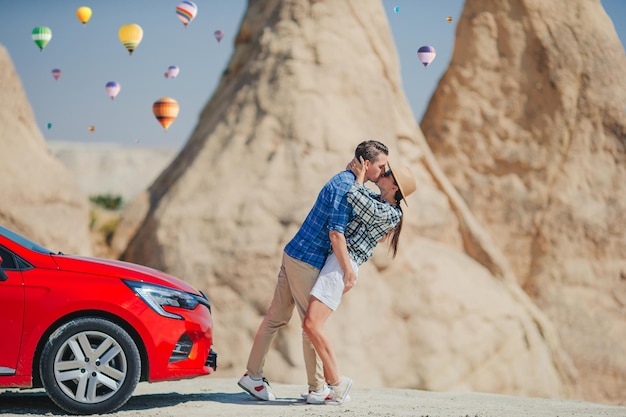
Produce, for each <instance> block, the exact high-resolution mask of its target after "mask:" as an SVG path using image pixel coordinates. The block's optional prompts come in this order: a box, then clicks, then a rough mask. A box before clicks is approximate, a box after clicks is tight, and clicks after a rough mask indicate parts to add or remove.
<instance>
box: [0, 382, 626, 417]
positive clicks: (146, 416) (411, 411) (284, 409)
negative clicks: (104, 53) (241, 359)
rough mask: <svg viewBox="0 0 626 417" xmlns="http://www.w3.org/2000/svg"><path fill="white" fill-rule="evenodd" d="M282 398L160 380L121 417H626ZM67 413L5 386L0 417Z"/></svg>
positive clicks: (525, 405) (409, 401)
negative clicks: (257, 397)
mask: <svg viewBox="0 0 626 417" xmlns="http://www.w3.org/2000/svg"><path fill="white" fill-rule="evenodd" d="M272 388H273V389H274V392H275V393H276V395H277V397H278V398H279V400H277V401H272V402H260V401H255V400H253V399H252V398H251V397H250V396H249V395H248V394H246V393H244V392H243V391H241V389H239V387H238V386H237V380H236V379H227V378H222V379H220V378H214V377H212V376H208V377H202V378H196V379H190V380H185V381H176V382H161V383H156V384H148V383H141V384H139V386H138V387H137V390H136V391H135V395H133V397H131V399H130V400H129V401H128V403H126V405H125V406H124V407H122V408H121V409H119V410H118V411H117V412H114V413H111V414H109V415H110V416H116V417H152V416H176V417H179V416H183V417H227V416H228V417H239V416H255V417H282V416H289V417H299V416H306V417H318V416H319V417H321V416H329V415H336V416H341V417H357V416H358V417H365V416H390V417H391V416H393V417H395V416H412V417H426V416H428V417H557V416H558V417H625V416H626V407H616V406H608V405H603V404H595V403H586V402H582V401H573V400H551V399H534V398H519V397H511V396H505V395H494V394H476V393H435V392H426V391H416V390H402V389H391V388H384V389H359V388H358V387H356V386H355V387H354V388H353V390H352V391H351V397H352V401H350V402H349V403H346V404H344V405H341V406H332V405H308V404H305V403H304V402H303V401H302V400H300V399H299V396H300V391H301V390H302V389H303V388H304V387H301V386H297V385H286V384H272ZM35 415H37V416H42V415H45V416H62V415H66V414H64V413H63V412H61V410H60V409H59V408H57V407H56V406H55V405H54V404H53V403H52V401H50V400H49V399H48V397H47V396H46V395H45V394H44V393H43V391H40V390H37V391H32V390H31V391H17V390H0V416H15V417H19V416H35Z"/></svg>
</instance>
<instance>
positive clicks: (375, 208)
mask: <svg viewBox="0 0 626 417" xmlns="http://www.w3.org/2000/svg"><path fill="white" fill-rule="evenodd" d="M347 199H348V203H350V204H351V205H352V210H353V217H352V219H351V220H350V222H349V223H348V225H347V226H346V233H345V235H346V244H347V246H348V254H349V255H350V257H351V258H352V259H353V260H354V261H355V262H356V263H357V264H358V265H361V264H363V263H364V262H365V261H367V260H368V259H369V258H371V257H372V255H373V254H374V247H376V245H377V244H378V241H379V240H380V239H381V238H382V237H383V236H385V235H386V234H387V232H389V231H390V230H392V229H393V228H394V227H396V225H397V224H398V222H399V221H400V217H401V216H402V211H400V209H399V208H397V207H394V206H392V205H391V204H389V203H388V202H387V201H381V200H380V195H379V194H376V193H375V192H373V191H372V190H370V189H369V188H367V187H366V186H364V185H362V184H357V183H354V185H352V187H351V188H350V191H349V192H348V195H347Z"/></svg>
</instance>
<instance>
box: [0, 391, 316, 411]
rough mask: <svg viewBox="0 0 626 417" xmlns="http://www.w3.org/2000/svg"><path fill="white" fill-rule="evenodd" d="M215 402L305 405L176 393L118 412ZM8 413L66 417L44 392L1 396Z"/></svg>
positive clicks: (140, 400)
mask: <svg viewBox="0 0 626 417" xmlns="http://www.w3.org/2000/svg"><path fill="white" fill-rule="evenodd" d="M195 401H200V402H217V403H223V404H238V405H244V406H245V405H257V404H261V403H263V404H267V405H278V406H281V405H282V406H285V405H287V406H293V405H296V404H297V403H300V404H302V405H305V403H304V401H302V400H301V399H297V398H281V399H280V400H277V401H267V402H266V401H256V400H255V399H253V398H252V397H250V395H248V394H246V393H245V392H238V393H231V392H211V393H202V394H179V393H177V392H169V393H160V394H141V395H133V396H132V397H130V399H129V400H128V402H127V403H126V404H124V406H122V407H120V408H119V409H118V410H117V411H132V410H135V411H140V410H150V409H158V408H165V407H172V406H176V405H178V404H184V403H189V402H195ZM4 413H9V414H16V415H28V414H41V415H65V414H66V413H65V412H64V411H63V410H61V409H60V408H59V407H57V406H56V404H54V403H53V402H52V400H51V399H50V398H49V397H48V396H47V395H46V394H45V393H44V392H27V391H23V392H19V391H9V392H2V393H0V414H4Z"/></svg>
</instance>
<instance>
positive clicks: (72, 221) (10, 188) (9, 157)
mask: <svg viewBox="0 0 626 417" xmlns="http://www.w3.org/2000/svg"><path fill="white" fill-rule="evenodd" d="M0 68H2V71H0V91H2V94H0V126H1V128H0V149H1V151H0V161H1V162H2V175H1V176H0V189H2V199H0V224H2V225H4V226H6V227H8V228H9V229H12V230H14V231H16V232H18V233H20V234H23V235H24V236H26V237H28V238H30V239H32V240H34V241H36V242H37V243H40V244H42V245H44V246H46V247H47V248H49V249H50V250H53V251H62V252H64V253H72V254H81V255H90V254H91V243H90V240H89V234H88V231H89V204H88V200H87V197H86V196H85V195H84V194H83V193H82V192H81V191H80V189H79V187H78V184H77V183H76V180H75V179H74V177H73V176H72V174H71V173H70V172H69V171H68V170H67V169H66V168H65V167H64V166H63V165H62V164H61V163H60V162H59V160H58V159H56V158H55V157H54V156H53V155H52V154H51V153H50V152H49V151H48V148H47V147H46V143H45V141H44V138H43V136H42V135H41V132H40V131H39V129H38V128H37V123H36V122H35V118H34V116H33V111H32V109H31V107H30V104H29V103H28V99H27V98H26V95H25V94H24V89H23V88H22V83H21V81H20V79H19V77H18V75H17V73H16V72H15V68H14V67H13V63H12V61H11V58H10V57H9V55H8V53H7V52H6V49H5V48H4V47H3V46H2V45H0Z"/></svg>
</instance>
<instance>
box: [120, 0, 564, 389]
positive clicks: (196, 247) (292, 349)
mask: <svg viewBox="0 0 626 417" xmlns="http://www.w3.org/2000/svg"><path fill="white" fill-rule="evenodd" d="M366 139H379V140H382V141H383V142H385V143H386V144H387V145H388V146H389V147H390V149H391V155H390V159H391V161H394V162H395V163H396V164H400V163H402V164H408V165H410V166H411V167H412V168H413V170H414V172H415V174H416V175H417V177H418V182H419V187H418V191H417V192H416V193H415V194H414V195H412V196H411V197H410V198H409V208H406V209H405V216H406V220H405V226H404V230H403V239H402V241H401V247H400V254H399V256H398V257H397V258H396V259H395V260H391V259H390V257H389V255H388V253H387V251H386V248H385V247H380V248H377V252H376V255H375V256H374V258H373V259H372V260H370V261H369V262H368V263H367V264H365V265H364V266H363V267H362V268H361V270H360V273H359V283H358V284H357V286H356V287H355V289H354V290H353V291H352V292H351V293H349V294H348V295H347V296H346V298H345V300H344V303H343V304H342V305H341V307H340V308H339V310H338V311H337V312H336V313H335V314H334V315H333V316H332V317H331V319H330V320H329V323H328V332H329V335H330V337H331V338H332V340H333V342H334V346H335V348H336V349H337V354H338V358H339V361H340V364H341V370H342V372H344V373H346V374H349V375H351V376H353V377H354V378H355V379H356V380H357V381H358V382H357V383H358V384H359V385H360V386H381V385H386V386H392V387H401V386H402V387H414V388H432V389H443V390H446V389H462V390H481V391H492V392H503V393H510V394H516V395H536V396H566V395H569V393H568V392H567V388H566V387H567V384H566V382H565V380H567V379H568V378H571V377H572V374H571V369H570V368H568V366H567V358H566V357H564V356H563V355H562V354H561V349H560V346H559V342H558V339H557V338H556V337H555V333H554V331H553V329H552V328H551V324H550V323H549V321H548V320H546V318H545V316H544V315H543V314H542V313H541V312H540V311H538V310H537V309H536V307H535V306H534V305H533V304H532V303H531V302H530V299H529V298H528V297H527V296H526V295H525V294H524V293H523V292H522V291H521V290H520V287H519V285H518V284H517V282H516V279H515V277H514V276H513V273H512V268H510V266H509V265H508V264H507V262H506V259H505V257H504V255H503V254H502V253H501V252H500V251H499V249H498V248H497V246H495V245H494V243H493V242H492V241H491V239H490V237H489V235H487V234H486V233H485V231H484V230H483V229H482V228H481V227H480V225H479V224H478V223H477V222H476V220H475V218H474V217H473V216H472V214H471V212H469V210H468V209H467V206H466V205H465V203H464V202H463V201H462V199H461V198H460V197H459V195H458V194H457V193H456V191H455V190H454V188H453V187H452V186H451V184H450V183H449V181H448V180H447V179H446V177H445V175H443V174H442V172H441V170H440V169H439V167H438V165H437V163H436V161H435V160H434V158H433V156H432V154H431V152H430V149H429V148H428V146H427V144H426V142H425V140H424V137H423V135H422V134H421V132H420V130H419V127H418V126H417V125H416V124H415V121H414V119H413V116H412V113H411V110H410V108H409V106H408V103H407V100H406V98H405V97H404V94H403V91H402V85H401V82H400V77H399V64H398V60H397V57H396V53H395V47H394V44H393V40H392V37H391V33H390V31H389V28H388V25H387V21H386V19H385V13H384V11H383V10H382V5H381V4H380V2H378V1H373V0H372V1H365V0H362V1H361V0H360V1H359V2H358V7H357V6H356V2H354V1H336V0H326V1H313V0H311V1H302V0H282V1H278V0H265V1H251V2H250V5H249V7H248V11H247V14H246V16H245V18H244V20H243V22H242V25H241V28H240V31H239V34H238V36H237V40H236V50H235V52H234V55H233V57H232V58H231V61H230V63H229V65H228V68H227V69H226V71H225V75H224V76H223V78H222V80H221V83H220V85H219V87H218V89H217V90H216V92H215V94H214V96H213V97H212V98H211V100H210V101H209V103H208V104H207V106H206V108H205V109H204V111H203V113H202V115H201V118H200V121H199V124H198V126H197V128H196V129H195V131H194V133H193V135H192V137H191V138H190V140H189V141H188V143H187V144H186V146H185V147H184V149H183V150H182V151H181V153H180V154H179V155H178V156H177V157H176V158H175V159H174V161H173V162H172V164H171V165H170V166H169V167H168V168H167V169H166V170H165V171H164V173H163V174H162V175H161V176H160V177H159V178H158V179H157V180H156V181H155V183H154V184H153V185H152V186H151V187H150V189H149V190H148V195H145V196H142V198H141V199H138V200H137V202H136V206H135V209H134V213H135V215H136V213H138V212H141V213H146V214H145V217H143V218H142V219H137V218H135V219H134V220H133V221H128V222H126V226H125V227H124V230H125V231H126V235H125V237H124V239H128V240H130V243H129V245H128V247H127V249H126V251H125V253H124V254H123V256H122V258H123V259H126V260H130V261H133V262H139V263H143V264H147V265H150V266H153V267H157V268H160V269H163V270H166V271H168V272H170V273H172V274H174V275H177V276H179V277H181V278H183V279H185V280H187V281H189V282H191V283H193V284H194V285H195V286H197V287H199V288H200V289H202V290H204V291H205V292H206V293H207V294H208V295H209V297H210V298H211V299H212V301H213V306H214V310H213V311H214V319H215V343H216V345H215V349H216V351H218V353H219V354H220V361H221V363H220V373H221V374H222V375H223V376H239V375H241V374H242V373H243V372H244V370H245V366H246V361H247V357H248V353H249V349H250V346H251V344H252V339H253V337H254V334H255V332H256V330H257V327H258V325H259V323H260V322H261V319H262V316H263V314H264V313H265V310H266V308H267V306H268V305H269V301H270V299H271V297H272V294H273V289H274V285H275V282H276V275H277V273H278V267H279V265H280V260H281V253H282V250H283V247H284V245H285V244H286V242H287V241H288V240H289V239H291V237H292V236H293V234H294V233H295V231H296V230H297V228H298V227H299V226H300V224H301V222H302V220H303V219H304V218H305V216H306V214H307V212H308V211H309V209H310V207H311V205H312V204H313V202H314V200H315V198H316V195H317V193H318V191H319V189H320V188H321V187H322V185H323V184H324V183H325V182H326V181H327V180H328V178H330V177H331V176H332V175H333V174H334V173H336V172H338V171H339V170H341V169H343V168H344V167H345V165H346V163H347V162H348V160H349V159H350V158H351V157H352V154H353V151H354V148H355V147H356V145H357V144H358V143H359V142H361V141H362V140H366ZM135 230H136V233H135V232H134V231H135ZM128 231H132V233H131V235H132V236H131V235H128ZM114 240H115V239H114ZM122 240H123V239H122ZM466 240H468V241H472V242H474V248H475V250H476V252H477V253H480V254H481V262H482V263H483V265H485V266H483V265H481V264H479V263H478V262H476V261H474V260H473V259H472V258H470V257H469V256H467V255H466V254H465V253H464V252H463V247H464V241H466ZM300 334H301V329H300V322H299V320H298V318H293V319H292V320H291V323H290V325H289V326H288V327H287V328H285V329H284V331H281V332H279V335H278V337H277V338H276V341H275V346H274V348H273V349H272V350H271V352H270V354H269V356H268V358H267V362H266V368H265V376H267V377H268V378H270V379H272V380H277V381H284V382H294V383H302V384H304V382H305V373H304V366H303V361H302V351H301V336H300Z"/></svg>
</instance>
